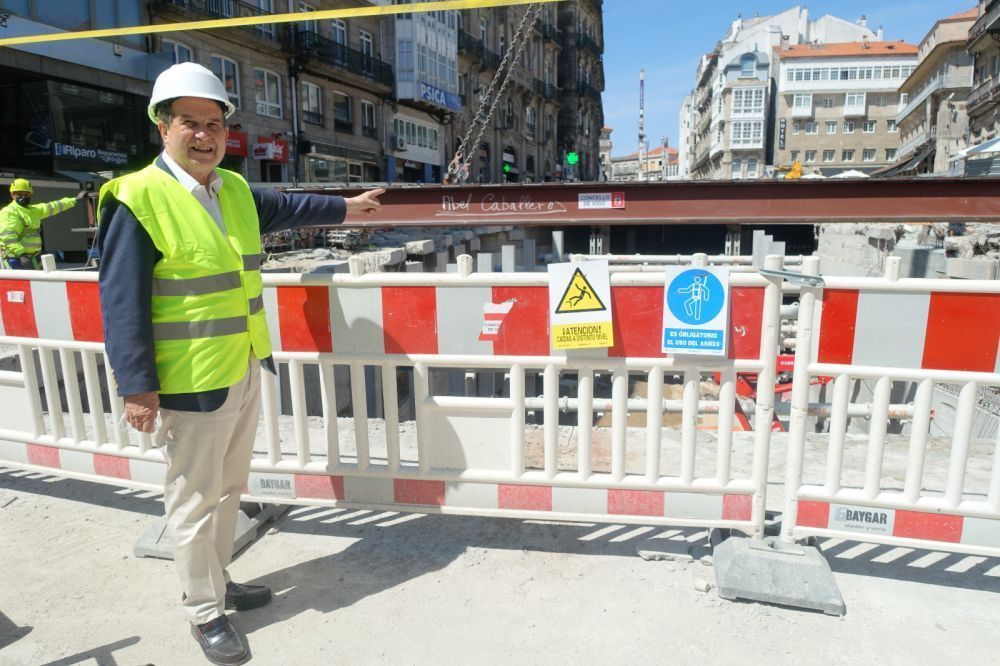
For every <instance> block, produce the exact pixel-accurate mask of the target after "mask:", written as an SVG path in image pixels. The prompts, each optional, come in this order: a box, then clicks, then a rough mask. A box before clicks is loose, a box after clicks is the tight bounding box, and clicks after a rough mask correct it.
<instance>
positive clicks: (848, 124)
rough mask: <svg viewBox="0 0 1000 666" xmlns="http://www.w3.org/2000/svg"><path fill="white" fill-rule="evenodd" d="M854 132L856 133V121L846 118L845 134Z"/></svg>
mask: <svg viewBox="0 0 1000 666" xmlns="http://www.w3.org/2000/svg"><path fill="white" fill-rule="evenodd" d="M852 133H854V121H853V120H845V121H844V134H852Z"/></svg>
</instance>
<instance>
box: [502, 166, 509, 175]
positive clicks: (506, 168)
mask: <svg viewBox="0 0 1000 666" xmlns="http://www.w3.org/2000/svg"><path fill="white" fill-rule="evenodd" d="M503 172H504V173H510V165H509V164H504V165H503Z"/></svg>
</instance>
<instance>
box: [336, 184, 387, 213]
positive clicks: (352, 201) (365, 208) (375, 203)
mask: <svg viewBox="0 0 1000 666" xmlns="http://www.w3.org/2000/svg"><path fill="white" fill-rule="evenodd" d="M383 194H385V189H384V188H381V187H378V188H375V189H374V190H368V191H367V192H362V193H361V194H359V195H358V196H356V197H347V198H345V199H344V201H345V203H347V213H348V215H350V214H352V213H365V214H370V213H374V212H376V211H378V210H380V209H381V208H382V204H381V203H380V202H379V200H378V198H379V197H380V196H381V195H383Z"/></svg>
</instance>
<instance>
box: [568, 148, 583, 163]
mask: <svg viewBox="0 0 1000 666" xmlns="http://www.w3.org/2000/svg"><path fill="white" fill-rule="evenodd" d="M579 161H580V156H579V155H577V154H576V152H575V151H572V150H571V151H569V152H568V153H566V164H569V165H573V164H576V163H577V162H579Z"/></svg>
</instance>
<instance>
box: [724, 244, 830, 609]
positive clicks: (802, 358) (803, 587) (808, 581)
mask: <svg viewBox="0 0 1000 666" xmlns="http://www.w3.org/2000/svg"><path fill="white" fill-rule="evenodd" d="M802 272H803V273H804V274H810V275H817V274H818V272H819V260H818V259H817V258H815V257H809V258H807V259H805V260H804V261H803V263H802ZM818 293H819V289H818V288H816V287H803V288H802V295H801V300H800V303H799V327H798V337H797V339H796V343H795V369H794V372H793V383H792V404H791V417H790V424H789V425H790V430H789V434H788V461H787V469H786V475H785V500H786V502H785V513H784V516H783V519H782V534H781V537H780V538H779V537H773V536H772V537H763V538H749V539H738V538H730V539H726V540H725V541H723V542H722V543H720V544H719V545H718V546H716V547H715V549H714V551H713V560H714V564H715V575H716V582H717V584H718V589H719V596H720V597H722V598H723V599H730V600H734V601H735V600H736V599H745V600H750V601H763V602H767V603H774V604H781V605H783V606H792V607H795V608H808V609H812V610H819V611H823V612H824V613H827V614H828V615H843V614H844V613H846V612H847V609H846V607H845V605H844V599H843V596H842V595H841V594H840V590H839V589H838V588H837V584H836V582H835V581H834V579H833V572H832V571H831V570H830V565H829V564H828V563H827V561H826V559H825V558H824V557H823V554H822V553H821V552H820V551H819V549H818V548H815V547H812V546H800V545H798V544H796V543H795V541H794V539H793V538H792V528H793V527H794V525H795V518H796V510H797V508H798V507H797V493H798V488H799V485H800V483H801V479H802V454H803V449H804V447H805V435H806V432H805V431H806V420H807V417H808V413H809V364H810V363H811V360H812V334H813V330H812V329H813V321H814V320H813V314H814V310H815V306H816V297H817V295H818ZM762 357H763V355H762ZM762 376H763V375H762Z"/></svg>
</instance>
